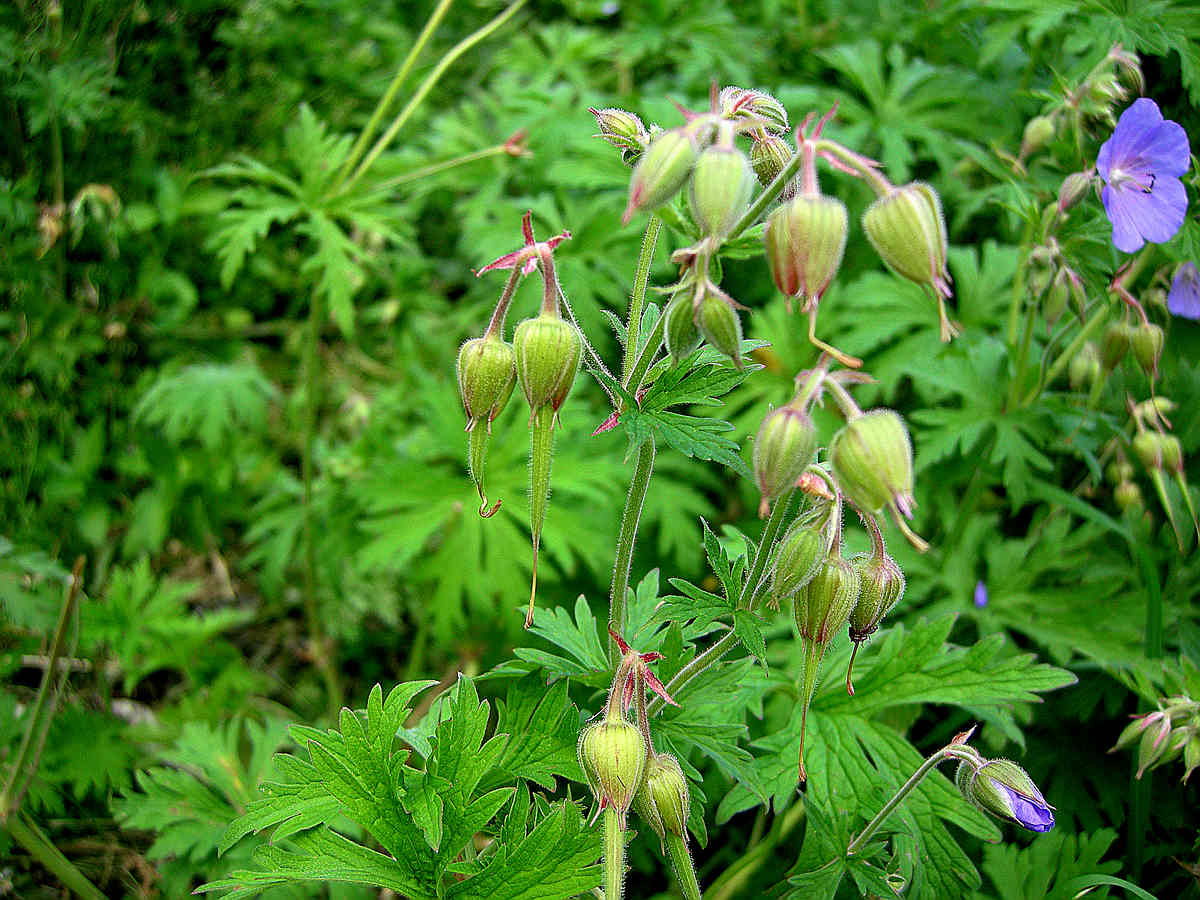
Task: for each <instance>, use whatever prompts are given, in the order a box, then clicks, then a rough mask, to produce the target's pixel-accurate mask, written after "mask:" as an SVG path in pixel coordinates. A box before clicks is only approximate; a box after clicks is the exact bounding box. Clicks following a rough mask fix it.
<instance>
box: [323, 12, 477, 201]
mask: <svg viewBox="0 0 1200 900" xmlns="http://www.w3.org/2000/svg"><path fill="white" fill-rule="evenodd" d="M453 4H454V0H441V2H440V3H439V4H438V5H437V8H436V9H434V11H433V14H432V15H431V16H430V17H429V19H428V21H426V23H425V27H424V28H422V29H421V33H420V34H419V35H417V39H416V41H415V42H414V43H413V45H412V47H410V48H409V50H408V55H407V56H405V57H404V62H402V63H401V64H400V69H399V71H397V72H396V75H395V77H394V78H393V79H392V83H391V84H389V85H388V88H387V90H386V91H385V92H384V94H383V96H382V97H381V98H380V100H379V102H378V103H376V104H375V109H374V111H372V113H371V118H370V119H369V120H368V121H367V124H366V126H365V127H364V128H363V130H362V133H361V134H359V136H358V139H357V140H356V141H355V142H354V147H353V148H352V149H351V150H350V155H349V156H348V157H346V162H345V163H344V164H343V165H342V170H341V172H339V173H338V184H339V185H340V184H341V183H342V182H344V181H345V180H346V177H347V176H348V175H349V174H350V172H351V170H352V169H353V168H354V166H355V165H356V164H357V163H358V161H359V160H360V159H361V158H362V155H363V151H364V150H366V149H367V144H368V143H369V142H370V140H371V138H373V137H374V136H375V132H376V131H378V130H379V124H380V122H382V121H383V117H384V116H385V115H387V111H388V109H389V108H390V107H391V105H392V102H393V101H394V100H395V99H396V94H398V93H399V92H400V86H401V85H403V84H404V80H405V79H406V78H408V73H409V72H411V71H412V67H413V65H414V64H415V63H416V61H417V57H418V56H420V54H421V51H422V50H424V49H425V45H426V44H428V43H429V39H430V38H431V37H433V33H434V31H435V30H437V27H438V25H440V24H441V22H442V19H443V18H444V17H445V15H446V13H447V12H449V11H450V7H451V6H452V5H453Z"/></svg>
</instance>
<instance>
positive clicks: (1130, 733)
mask: <svg viewBox="0 0 1200 900" xmlns="http://www.w3.org/2000/svg"><path fill="white" fill-rule="evenodd" d="M1160 718H1162V713H1161V712H1153V713H1146V714H1144V715H1140V716H1134V718H1133V721H1132V722H1130V723H1129V724H1128V725H1126V726H1125V728H1124V729H1123V730H1122V731H1121V734H1120V736H1119V737H1118V738H1117V742H1116V743H1115V744H1113V745H1112V747H1110V748H1109V751H1108V752H1109V753H1116V752H1117V751H1118V750H1124V749H1125V748H1126V747H1129V746H1131V745H1132V744H1133V742H1134V741H1137V740H1139V739H1140V738H1141V736H1142V733H1143V732H1145V730H1146V729H1147V728H1149V727H1150V726H1151V725H1153V724H1155V723H1156V722H1157V721H1158V720H1159V719H1160Z"/></svg>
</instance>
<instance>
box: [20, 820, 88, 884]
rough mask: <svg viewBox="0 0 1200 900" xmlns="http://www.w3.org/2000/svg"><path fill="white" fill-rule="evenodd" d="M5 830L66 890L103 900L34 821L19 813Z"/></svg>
mask: <svg viewBox="0 0 1200 900" xmlns="http://www.w3.org/2000/svg"><path fill="white" fill-rule="evenodd" d="M4 827H5V828H7V829H8V833H9V834H11V835H12V838H13V840H14V841H16V842H17V843H18V844H20V845H21V846H22V847H24V848H25V851H26V852H27V853H28V854H29V855H30V856H32V857H33V858H34V859H36V860H37V861H38V862H39V863H41V864H42V865H43V866H45V867H46V869H47V871H49V872H52V873H53V874H54V876H55V877H56V878H57V879H58V880H59V881H61V882H62V883H63V885H65V886H66V887H67V888H69V889H70V890H72V891H74V892H75V893H76V894H78V895H79V896H80V897H82V898H83V900H104V894H102V893H100V891H99V890H98V889H97V888H96V886H95V885H94V884H92V883H91V882H90V881H88V879H87V877H86V876H85V875H84V874H83V873H82V872H80V871H79V870H78V869H77V868H75V865H74V864H73V863H72V862H71V861H70V860H69V859H67V858H66V857H65V856H63V855H62V853H61V852H59V850H58V848H57V847H55V846H54V844H53V843H51V841H50V839H49V838H48V837H46V835H44V834H43V833H42V831H41V829H40V828H38V827H37V825H36V824H34V822H33V821H32V820H31V819H27V818H26V817H25V816H24V815H22V814H20V813H17V814H16V815H15V816H11V817H10V818H9V819H8V821H7V822H5V823H4Z"/></svg>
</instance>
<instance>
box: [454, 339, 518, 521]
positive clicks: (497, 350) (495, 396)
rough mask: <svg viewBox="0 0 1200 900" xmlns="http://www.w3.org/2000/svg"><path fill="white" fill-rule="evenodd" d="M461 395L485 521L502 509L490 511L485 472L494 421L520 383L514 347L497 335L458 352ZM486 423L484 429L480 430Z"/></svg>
mask: <svg viewBox="0 0 1200 900" xmlns="http://www.w3.org/2000/svg"><path fill="white" fill-rule="evenodd" d="M456 370H457V373H458V393H459V396H460V397H461V398H462V403H463V409H464V410H466V413H467V427H466V430H467V432H468V436H467V467H468V469H469V471H470V473H471V480H472V481H474V482H475V490H476V491H478V493H479V500H480V503H481V505H480V507H479V514H480V515H481V516H483V517H485V518H487V517H489V516H491V515H493V514H494V513H495V512H496V510H497V509H499V508H500V504H499V501H497V502H496V505H495V506H493V507H492V508H491V510H490V511H489V509H488V500H487V488H486V486H485V483H484V482H485V477H484V475H485V469H486V466H487V445H488V435H489V434H491V431H492V420H493V419H495V418H496V416H497V415H499V413H500V410H501V409H503V408H504V405H505V404H506V403H507V402H508V398H509V397H510V396H512V392H513V386H514V385H515V384H516V380H517V362H516V355H515V353H514V352H513V348H512V347H511V346H510V345H509V344H507V343H505V342H504V341H503V340H502V339H501V338H500V337H499V336H498V335H494V334H490V335H485V336H484V337H481V338H472V339H471V340H469V341H467V342H466V343H464V344H463V345H462V348H461V349H460V350H459V351H458V363H457V366H456ZM480 423H483V425H484V427H483V428H479V427H478V426H479V424H480Z"/></svg>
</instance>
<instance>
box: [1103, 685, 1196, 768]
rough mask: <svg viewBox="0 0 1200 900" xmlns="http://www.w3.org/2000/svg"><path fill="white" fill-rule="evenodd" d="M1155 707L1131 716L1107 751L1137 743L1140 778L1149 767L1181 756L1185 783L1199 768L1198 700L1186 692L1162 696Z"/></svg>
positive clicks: (1114, 750)
mask: <svg viewBox="0 0 1200 900" xmlns="http://www.w3.org/2000/svg"><path fill="white" fill-rule="evenodd" d="M1157 706H1158V709H1156V710H1154V711H1153V712H1148V713H1142V714H1141V715H1136V716H1133V717H1132V718H1133V721H1132V722H1130V723H1129V725H1128V726H1126V728H1125V730H1124V731H1122V732H1121V735H1120V737H1118V738H1117V743H1116V744H1115V745H1113V747H1112V749H1111V750H1109V751H1108V752H1109V753H1115V752H1116V751H1118V750H1124V749H1126V748H1128V747H1130V746H1132V745H1133V744H1134V743H1136V744H1137V756H1138V770H1137V774H1136V775H1135V776H1134V777H1135V778H1139V779H1140V778H1141V777H1142V776H1143V775H1144V774H1146V772H1148V771H1150V770H1151V769H1157V768H1158V767H1159V766H1163V765H1166V764H1167V763H1169V762H1174V761H1175V760H1177V759H1179V758H1180V757H1182V758H1183V766H1184V772H1183V777H1182V778H1181V779H1180V780H1181V781H1183V783H1184V784H1186V783H1187V781H1188V779H1189V778H1191V776H1192V772H1194V771H1195V770H1196V768H1197V767H1200V702H1197V701H1195V700H1192V698H1191V697H1189V696H1187V695H1186V694H1180V695H1178V696H1174V697H1162V698H1159V699H1158V701H1157Z"/></svg>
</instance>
